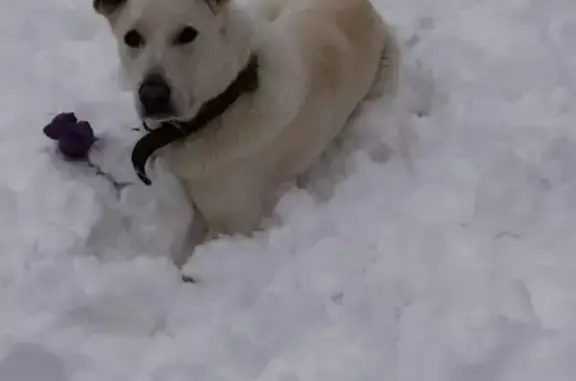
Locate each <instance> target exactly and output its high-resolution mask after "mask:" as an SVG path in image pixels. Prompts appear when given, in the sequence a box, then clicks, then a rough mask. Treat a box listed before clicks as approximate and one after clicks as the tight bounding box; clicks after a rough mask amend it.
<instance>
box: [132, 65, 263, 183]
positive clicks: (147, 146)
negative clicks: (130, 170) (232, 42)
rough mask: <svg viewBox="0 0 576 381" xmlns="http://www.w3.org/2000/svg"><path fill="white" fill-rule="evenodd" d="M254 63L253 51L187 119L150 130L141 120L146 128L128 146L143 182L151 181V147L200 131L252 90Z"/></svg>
mask: <svg viewBox="0 0 576 381" xmlns="http://www.w3.org/2000/svg"><path fill="white" fill-rule="evenodd" d="M258 67H259V63H258V56H257V55H255V54H253V55H252V56H251V57H250V60H249V61H248V63H247V64H246V66H245V67H244V69H242V70H241V71H240V72H239V73H238V76H237V77H236V79H235V80H234V81H233V82H232V83H231V84H230V85H229V86H228V88H227V89H226V90H225V91H224V92H223V93H221V94H220V95H217V96H216V97H214V98H212V99H211V100H209V101H207V102H206V103H204V104H203V105H202V107H201V108H200V111H199V112H198V114H196V116H195V117H194V118H193V119H191V120H188V121H168V122H163V123H161V124H160V126H159V127H158V128H156V129H154V130H150V129H149V128H148V126H147V125H146V122H142V125H143V127H144V128H145V129H146V130H147V131H149V132H148V134H146V135H144V136H143V137H142V138H141V139H140V140H138V141H137V142H136V145H135V146H134V148H133V150H132V165H133V166H134V170H135V171H136V174H137V175H138V177H139V178H140V180H142V182H143V183H144V184H146V185H150V184H152V182H151V181H150V179H149V178H148V176H147V175H146V169H145V166H146V162H147V161H148V159H149V158H150V156H152V154H153V153H154V151H156V150H158V149H160V148H162V147H165V146H167V145H169V144H171V143H174V142H176V141H178V140H181V139H185V138H186V137H188V136H189V135H191V134H193V133H196V132H198V131H200V130H201V129H202V128H203V127H205V126H206V125H207V124H208V123H210V122H211V121H212V120H214V119H215V118H217V117H219V116H220V115H222V114H224V112H226V110H227V109H228V108H229V107H230V106H231V105H232V104H234V102H236V101H237V100H238V98H240V96H241V95H243V94H246V93H253V92H254V91H256V89H258Z"/></svg>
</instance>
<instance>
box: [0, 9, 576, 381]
mask: <svg viewBox="0 0 576 381" xmlns="http://www.w3.org/2000/svg"><path fill="white" fill-rule="evenodd" d="M375 1H376V4H377V6H378V8H379V9H380V10H381V11H382V12H383V13H384V14H385V15H386V18H387V19H388V20H390V23H391V24H392V26H393V27H394V29H395V31H396V33H397V34H398V36H399V38H400V40H401V44H402V50H403V54H404V61H403V66H402V78H401V91H400V95H399V97H398V99H397V102H396V104H394V105H390V104H388V105H386V104H384V103H383V102H381V101H377V102H374V103H373V104H366V105H365V106H364V107H363V110H361V112H360V113H359V114H358V115H357V117H356V119H355V120H354V122H353V124H354V126H355V128H354V129H352V130H350V132H349V133H348V135H347V137H346V139H344V140H343V142H344V144H343V145H342V146H341V147H340V149H339V150H334V154H333V156H331V157H330V159H329V160H326V161H325V162H324V163H323V164H322V165H319V166H318V168H317V169H316V171H315V172H314V175H313V176H312V177H313V179H312V180H313V181H312V184H311V185H310V188H309V189H305V190H302V189H300V190H298V189H292V190H290V191H289V192H288V193H287V194H286V196H285V197H284V198H283V199H282V200H281V203H280V205H279V206H278V208H277V217H278V221H277V223H276V224H275V225H273V226H272V227H270V229H268V230H267V231H265V232H263V233H262V234H260V235H258V236H257V237H254V238H252V239H247V238H241V237H235V238H226V239H221V240H218V241H215V242H213V243H211V244H209V245H206V246H204V247H202V248H201V249H199V251H198V252H197V254H195V256H194V257H193V258H192V259H191V260H190V261H189V262H188V264H187V265H186V268H185V270H186V272H187V273H189V274H191V275H194V276H195V277H197V279H198V281H199V283H198V284H196V285H192V284H183V283H182V282H181V281H180V277H179V272H178V271H177V270H176V268H175V267H174V266H173V265H172V264H171V262H170V260H169V258H168V257H169V255H171V254H170V253H173V252H174V251H175V250H177V248H178V247H179V246H180V245H181V244H182V242H183V237H184V236H185V232H186V226H187V224H188V223H189V222H190V221H191V220H192V218H193V216H192V214H191V213H189V212H188V211H187V210H188V209H187V207H188V204H187V201H186V200H185V198H184V197H183V196H182V191H181V189H180V188H179V186H178V183H177V182H176V181H175V179H174V178H173V177H172V176H171V175H170V173H169V171H168V169H167V168H165V166H164V167H162V163H161V162H159V163H158V167H157V168H156V169H153V170H152V171H151V172H153V174H154V177H155V178H154V184H153V186H152V187H150V188H147V187H145V186H143V185H140V184H139V183H138V182H137V179H136V176H135V175H134V173H133V171H132V168H131V167H130V165H129V160H128V159H129V153H130V148H131V145H132V144H133V143H134V140H135V139H136V137H137V132H134V131H132V128H133V127H137V126H138V122H137V120H136V117H135V114H134V111H133V107H132V101H131V98H130V95H129V94H128V93H127V92H126V91H123V90H121V89H119V86H118V75H117V73H118V70H117V68H118V63H117V59H116V55H115V47H114V45H113V42H112V39H111V37H110V33H109V32H108V29H107V26H106V25H105V23H104V21H103V20H102V19H100V18H99V17H98V16H96V15H95V14H94V13H93V11H92V9H91V3H92V2H91V1H87V0H86V1H78V0H45V1H39V0H19V1H16V2H14V1H10V2H9V1H4V2H3V3H2V4H1V5H0V9H1V11H0V45H1V47H2V59H1V60H0V71H1V73H2V86H1V87H0V179H1V180H0V232H1V235H0V253H1V254H0V320H1V322H2V324H0V380H1V381H36V380H43V381H191V380H194V381H197V380H203V381H228V380H234V381H241V380H246V381H248V380H250V381H253V380H255V381H383V380H399V381H542V380H547V381H568V380H574V374H576V362H575V361H574V359H576V293H575V292H574V290H576V276H575V275H576V255H575V252H574V250H576V235H575V234H574V232H575V231H576V219H575V216H576V165H575V164H576V130H575V129H574V123H575V121H576V103H575V102H574V100H575V99H576V70H574V68H575V67H576V48H575V46H574V41H575V39H576V17H575V15H576V6H575V4H574V1H573V0H549V1H531V0H485V1H476V0H435V1H427V0H375ZM490 41H492V42H490ZM64 111H73V112H76V113H77V115H78V116H79V117H80V118H83V119H87V120H89V121H90V122H91V123H92V125H93V127H94V129H95V130H96V133H97V135H98V136H100V137H101V138H102V140H100V141H99V143H98V145H97V146H96V147H95V149H94V151H93V152H92V156H91V159H92V161H93V162H94V163H97V164H98V165H100V166H101V167H102V169H104V170H106V171H108V172H110V173H112V174H113V175H114V176H115V177H116V178H117V179H119V180H121V181H131V182H135V185H131V186H127V187H125V188H124V189H122V190H121V191H117V190H116V189H115V188H114V187H112V186H111V184H110V183H109V182H108V181H107V180H106V179H105V178H104V177H101V176H97V175H96V173H95V170H94V168H90V167H87V166H84V165H81V164H78V163H69V162H66V161H64V160H63V159H62V158H61V157H59V156H58V155H56V154H55V152H54V145H53V142H51V141H49V140H48V139H47V138H46V137H45V136H44V135H43V134H42V127H43V126H44V125H45V124H46V123H47V122H48V121H49V120H50V119H51V118H52V116H54V115H55V114H56V113H58V112H64ZM399 131H400V132H401V133H398V132H399ZM406 147H408V148H409V151H410V155H409V156H408V155H406ZM328 164H329V165H328Z"/></svg>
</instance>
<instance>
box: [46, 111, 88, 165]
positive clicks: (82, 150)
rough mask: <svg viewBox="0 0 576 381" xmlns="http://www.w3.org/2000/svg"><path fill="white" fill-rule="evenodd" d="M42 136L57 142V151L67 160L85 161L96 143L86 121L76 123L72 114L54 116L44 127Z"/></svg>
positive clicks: (76, 120)
mask: <svg viewBox="0 0 576 381" xmlns="http://www.w3.org/2000/svg"><path fill="white" fill-rule="evenodd" d="M44 134H45V135H46V136H48V137H49V138H50V139H52V140H56V141H57V142H58V149H59V150H60V152H61V153H62V154H63V155H64V156H65V157H66V158H68V159H71V160H81V159H86V158H87V156H88V151H90V148H92V145H93V144H94V142H95V141H96V138H95V136H94V130H92V127H91V126H90V123H88V122H87V121H84V120H81V121H78V119H77V118H76V115H74V113H72V112H68V113H60V114H58V115H56V116H55V117H54V118H53V119H52V121H50V123H48V124H47V125H46V126H45V127H44Z"/></svg>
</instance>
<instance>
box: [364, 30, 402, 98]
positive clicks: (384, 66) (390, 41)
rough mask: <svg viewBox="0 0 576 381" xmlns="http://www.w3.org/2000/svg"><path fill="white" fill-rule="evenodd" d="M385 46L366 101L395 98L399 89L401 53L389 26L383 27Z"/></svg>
mask: <svg viewBox="0 0 576 381" xmlns="http://www.w3.org/2000/svg"><path fill="white" fill-rule="evenodd" d="M383 34H384V45H383V47H382V51H381V53H380V61H379V63H378V69H377V70H376V75H375V76H374V81H373V82H372V86H371V88H370V90H368V93H367V94H366V97H365V98H364V100H367V101H371V100H375V99H378V98H381V97H383V96H386V97H393V96H395V95H396V91H397V89H398V77H399V70H400V59H401V51H400V46H399V44H398V41H397V39H396V37H395V36H394V34H393V33H392V32H391V31H390V29H389V27H388V26H387V25H383Z"/></svg>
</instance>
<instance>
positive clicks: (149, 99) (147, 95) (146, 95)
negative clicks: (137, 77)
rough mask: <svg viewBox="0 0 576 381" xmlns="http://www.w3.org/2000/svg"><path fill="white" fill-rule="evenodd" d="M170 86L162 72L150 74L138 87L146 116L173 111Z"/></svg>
mask: <svg viewBox="0 0 576 381" xmlns="http://www.w3.org/2000/svg"><path fill="white" fill-rule="evenodd" d="M171 93H172V92H171V90H170V86H169V85H168V82H166V80H165V79H164V77H162V75H160V74H156V73H153V74H149V75H148V76H147V77H146V78H145V79H144V81H143V82H142V84H141V85H140V89H138V97H139V98H140V103H141V104H142V107H143V109H144V113H145V114H146V116H149V117H155V116H163V115H166V114H170V113H171V112H172V105H171V98H172V94H171Z"/></svg>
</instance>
